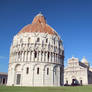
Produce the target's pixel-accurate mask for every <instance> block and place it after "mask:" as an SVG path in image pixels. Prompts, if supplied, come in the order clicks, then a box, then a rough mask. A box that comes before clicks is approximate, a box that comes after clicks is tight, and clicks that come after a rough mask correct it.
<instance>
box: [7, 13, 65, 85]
mask: <svg viewBox="0 0 92 92" xmlns="http://www.w3.org/2000/svg"><path fill="white" fill-rule="evenodd" d="M37 16H38V17H43V15H42V14H39V15H37ZM40 22H41V21H40ZM40 22H39V23H40ZM41 25H43V23H41ZM43 31H44V30H43ZM53 31H54V29H53ZM55 33H56V32H55ZM63 73H64V48H63V45H62V40H61V39H60V37H59V36H58V35H56V34H50V33H48V30H47V32H36V31H34V32H28V31H26V30H25V32H22V33H20V34H19V33H18V34H16V35H15V36H14V39H13V42H12V44H11V48H10V59H9V68H8V82H7V85H8V86H12V85H14V86H60V85H63V78H64V77H63V76H64V74H63Z"/></svg>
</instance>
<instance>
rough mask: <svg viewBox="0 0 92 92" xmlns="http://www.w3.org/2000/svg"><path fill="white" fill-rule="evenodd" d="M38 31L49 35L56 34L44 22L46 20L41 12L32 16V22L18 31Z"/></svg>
mask: <svg viewBox="0 0 92 92" xmlns="http://www.w3.org/2000/svg"><path fill="white" fill-rule="evenodd" d="M25 32H40V33H48V34H51V35H57V33H56V32H55V31H54V29H52V28H51V27H50V26H49V25H48V24H46V20H45V18H44V16H43V15H42V14H38V15H37V16H36V17H34V19H33V21H32V24H28V25H26V26H25V27H24V28H23V29H22V30H21V31H20V32H19V34H20V33H25Z"/></svg>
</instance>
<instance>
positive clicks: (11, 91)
mask: <svg viewBox="0 0 92 92" xmlns="http://www.w3.org/2000/svg"><path fill="white" fill-rule="evenodd" d="M0 92H92V85H90V86H77V87H7V86H0Z"/></svg>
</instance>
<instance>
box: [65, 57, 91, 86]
mask: <svg viewBox="0 0 92 92" xmlns="http://www.w3.org/2000/svg"><path fill="white" fill-rule="evenodd" d="M72 83H75V84H78V85H88V84H92V71H91V68H90V65H89V63H88V61H87V60H86V58H85V57H84V58H83V59H82V60H81V61H79V59H78V58H74V57H72V58H70V59H68V66H67V67H65V69H64V84H65V85H67V84H68V85H71V84H72Z"/></svg>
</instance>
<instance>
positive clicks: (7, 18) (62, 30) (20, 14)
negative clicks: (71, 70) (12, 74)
mask: <svg viewBox="0 0 92 92" xmlns="http://www.w3.org/2000/svg"><path fill="white" fill-rule="evenodd" d="M40 11H41V12H42V13H43V15H44V16H45V17H46V20H47V23H48V24H49V25H50V26H51V27H53V28H54V29H55V30H56V31H57V32H58V34H59V35H60V36H61V39H62V40H63V44H64V49H65V65H66V63H67V59H68V58H71V57H72V56H74V57H78V58H79V59H80V60H81V59H82V57H83V56H85V57H86V58H87V60H88V61H89V62H90V64H91V66H92V42H91V40H92V0H0V43H1V44H0V72H7V71H8V62H9V48H10V45H11V42H12V39H13V36H14V35H16V34H17V33H18V32H19V31H20V29H22V28H23V26H25V25H27V24H30V23H31V22H32V20H33V18H34V16H35V15H36V14H38V13H39V12H40Z"/></svg>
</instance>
